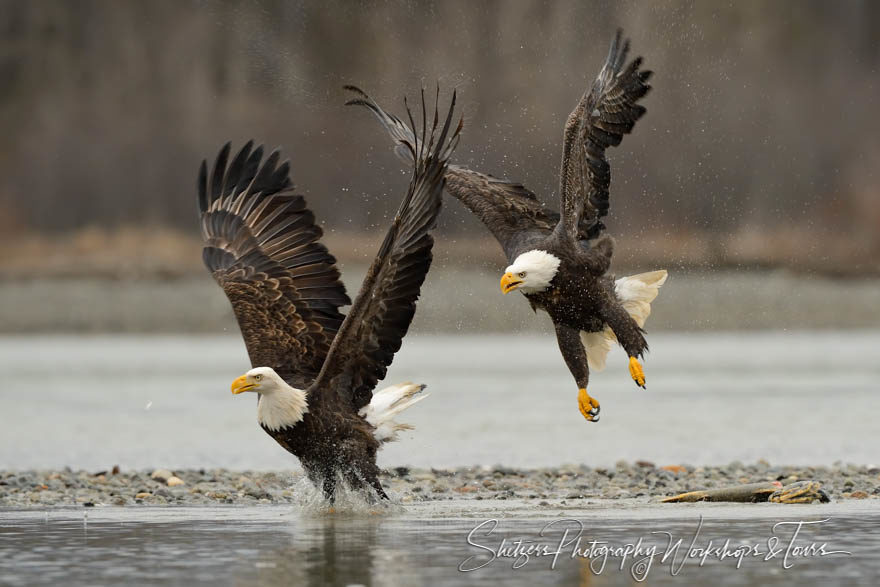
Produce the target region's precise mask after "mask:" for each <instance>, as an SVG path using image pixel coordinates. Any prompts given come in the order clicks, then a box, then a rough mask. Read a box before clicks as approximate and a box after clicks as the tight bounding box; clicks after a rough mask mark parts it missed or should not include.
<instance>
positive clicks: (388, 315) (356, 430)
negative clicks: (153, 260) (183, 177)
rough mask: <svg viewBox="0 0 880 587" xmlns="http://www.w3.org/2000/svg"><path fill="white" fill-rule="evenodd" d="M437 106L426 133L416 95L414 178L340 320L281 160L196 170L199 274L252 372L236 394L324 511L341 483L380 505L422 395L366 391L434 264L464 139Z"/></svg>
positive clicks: (406, 390) (339, 297)
mask: <svg viewBox="0 0 880 587" xmlns="http://www.w3.org/2000/svg"><path fill="white" fill-rule="evenodd" d="M437 106H439V90H438V104H436V106H435V111H434V119H433V124H431V125H429V124H428V119H427V116H426V115H425V100H424V94H423V95H422V113H423V123H422V131H421V133H420V134H416V133H415V132H414V131H411V134H410V135H409V136H408V137H407V138H406V139H405V140H404V141H402V142H401V144H402V145H403V146H404V148H405V149H407V150H408V151H409V152H410V154H411V155H412V158H413V162H414V166H413V167H414V168H413V175H412V178H411V180H410V184H409V187H408V190H407V192H406V195H405V197H404V198H403V201H402V203H401V204H400V207H399V209H398V211H397V214H396V216H395V218H394V220H393V222H392V224H391V227H390V228H389V230H388V233H387V235H386V237H385V240H384V241H383V243H382V246H381V247H380V249H379V253H378V254H377V256H376V259H375V260H374V261H373V264H372V265H371V266H370V269H369V271H368V272H367V276H366V278H365V279H364V283H363V285H362V287H361V290H360V292H359V293H358V295H357V297H356V298H355V300H354V303H353V304H352V307H351V309H350V310H349V313H348V315H347V316H345V317H344V316H343V314H342V313H341V312H340V311H339V308H340V307H341V306H344V305H347V304H349V303H350V299H349V297H348V295H346V293H345V288H344V287H343V285H342V283H341V282H340V280H339V271H338V270H337V269H336V265H335V263H336V261H335V259H334V258H333V257H332V256H331V255H330V253H329V252H328V251H327V249H326V247H324V245H322V244H321V243H320V242H319V239H320V237H321V229H320V227H318V226H317V225H316V224H315V218H314V215H313V214H312V213H311V211H309V210H308V209H307V208H306V204H305V200H304V199H303V198H302V196H299V195H296V194H295V193H294V191H293V186H292V184H291V182H290V179H289V177H288V173H289V166H288V164H287V163H283V164H281V165H279V164H278V161H279V155H278V153H277V152H273V153H272V154H271V155H270V156H269V157H268V158H266V160H265V161H264V162H262V163H261V161H262V153H263V150H262V147H258V148H257V149H253V145H252V143H248V144H247V145H245V147H244V148H242V150H241V151H240V152H239V153H238V154H237V155H236V156H235V158H234V159H233V160H232V162H231V163H228V164H227V162H228V160H229V152H230V149H229V145H228V144H227V145H226V146H224V147H223V149H222V150H221V151H220V154H219V155H218V156H217V159H216V162H215V164H214V168H213V170H212V172H211V174H210V179H209V175H208V172H207V164H206V163H203V164H202V167H201V169H200V171H199V180H198V201H199V208H200V211H201V225H202V234H203V237H204V239H205V248H204V255H203V256H204V260H205V264H206V265H207V267H208V269H209V270H210V271H211V274H212V275H213V276H214V279H215V280H216V281H217V283H218V284H219V285H220V286H221V287H222V288H223V290H224V292H225V293H226V295H227V297H228V298H229V301H230V303H231V304H232V308H233V311H234V312H235V316H236V319H237V320H238V324H239V327H240V329H241V333H242V337H243V338H244V340H245V344H246V346H247V350H248V354H249V356H250V359H251V363H252V365H253V366H254V369H251V370H250V371H248V372H247V373H246V374H244V375H242V376H241V377H239V378H238V379H236V380H235V382H233V385H232V391H233V393H241V392H245V391H254V392H256V393H258V394H260V402H259V404H258V421H259V422H260V425H261V426H262V427H263V429H264V430H265V431H266V432H267V433H268V434H269V435H270V436H272V437H273V438H274V439H275V440H276V441H277V442H278V443H279V444H280V445H281V446H283V447H284V448H285V449H287V450H288V451H290V452H291V453H293V454H294V455H296V456H297V457H298V458H299V459H300V461H301V463H302V465H303V468H304V469H305V470H306V472H307V473H308V475H309V478H310V479H311V480H312V481H313V482H314V483H315V484H317V485H320V486H321V487H322V488H323V490H324V493H325V495H326V496H327V497H329V498H331V499H332V498H333V496H334V495H335V488H336V483H337V479H338V477H340V476H341V477H342V478H343V479H344V480H345V481H346V482H348V484H349V485H351V486H352V487H354V488H361V487H366V486H369V487H372V488H373V489H374V490H375V491H376V493H377V494H378V495H379V496H380V497H386V495H385V492H384V491H383V489H382V485H381V484H380V482H379V478H378V473H379V470H378V468H377V466H376V451H377V449H378V448H379V445H380V444H381V443H382V442H386V441H389V440H393V439H394V438H395V437H396V433H397V432H398V431H400V430H403V429H406V428H407V427H406V425H404V424H398V423H396V422H394V420H393V416H394V415H396V414H397V413H399V412H400V411H401V410H403V409H405V408H407V407H409V406H412V405H413V404H414V403H416V402H417V401H419V400H420V399H421V398H422V397H424V396H419V397H414V396H416V395H417V394H418V393H419V392H421V390H422V389H423V387H424V386H412V385H407V386H403V387H392V388H390V389H389V390H383V391H380V392H378V393H376V394H373V389H374V388H375V387H376V384H377V382H378V381H379V380H380V379H382V378H383V377H384V376H385V373H386V371H387V368H388V366H389V365H390V364H391V361H392V360H393V358H394V354H395V353H396V352H397V350H398V349H399V348H400V346H401V342H402V340H403V337H404V336H405V335H406V332H407V330H408V328H409V324H410V322H411V320H412V317H413V314H414V312H415V305H416V300H417V299H418V297H419V291H420V288H421V285H422V283H423V282H424V279H425V275H426V274H427V272H428V268H429V267H430V264H431V247H432V245H433V239H432V237H431V235H430V231H431V230H432V229H433V228H434V225H435V224H436V220H437V215H438V213H439V211H440V204H441V195H442V191H443V185H444V181H445V180H444V173H445V170H446V164H447V160H448V158H449V156H450V155H451V154H452V151H453V149H454V148H455V146H456V145H457V143H458V137H459V132H460V131H461V122H460V121H459V123H458V125H456V126H453V125H452V119H453V112H454V107H455V95H454V94H453V97H452V103H451V105H450V108H449V111H448V114H447V116H446V119H445V121H444V123H443V126H442V128H440V127H439V126H438V123H439V117H438V114H437ZM410 120H411V121H412V117H410ZM414 126H415V125H413V127H414Z"/></svg>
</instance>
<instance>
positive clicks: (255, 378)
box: [254, 373, 263, 381]
mask: <svg viewBox="0 0 880 587" xmlns="http://www.w3.org/2000/svg"><path fill="white" fill-rule="evenodd" d="M262 378H263V376H262V375H260V374H259V373H257V374H256V375H254V381H260V380H261V379H262Z"/></svg>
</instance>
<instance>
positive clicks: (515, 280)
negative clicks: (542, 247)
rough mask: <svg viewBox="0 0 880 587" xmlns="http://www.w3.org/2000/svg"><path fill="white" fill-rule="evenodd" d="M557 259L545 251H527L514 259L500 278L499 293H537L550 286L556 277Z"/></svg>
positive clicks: (558, 261)
mask: <svg viewBox="0 0 880 587" xmlns="http://www.w3.org/2000/svg"><path fill="white" fill-rule="evenodd" d="M561 262H562V261H560V260H559V257H557V256H555V255H551V254H550V253H548V252H547V251H539V250H533V251H527V252H525V253H523V254H522V255H520V256H519V257H517V258H516V259H514V261H513V263H512V264H511V265H510V266H509V267H508V268H507V269H505V270H504V275H502V276H501V293H504V294H506V293H509V292H512V291H513V290H515V289H518V290H520V291H521V292H523V293H526V294H530V293H538V292H540V291H544V290H545V289H547V288H548V287H549V286H550V282H551V281H553V278H554V277H556V272H557V271H558V270H559V264H560V263H561Z"/></svg>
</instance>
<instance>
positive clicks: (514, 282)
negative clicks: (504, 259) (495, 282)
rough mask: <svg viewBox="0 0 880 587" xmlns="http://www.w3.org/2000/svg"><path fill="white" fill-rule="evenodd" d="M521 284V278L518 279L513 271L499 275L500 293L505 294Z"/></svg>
mask: <svg viewBox="0 0 880 587" xmlns="http://www.w3.org/2000/svg"><path fill="white" fill-rule="evenodd" d="M520 285H522V280H521V279H518V278H517V277H516V276H515V275H514V274H513V273H511V272H510V271H508V272H507V273H505V274H504V275H502V276H501V293H503V294H507V293H510V292H512V291H513V290H515V289H516V288H518V287H519V286H520Z"/></svg>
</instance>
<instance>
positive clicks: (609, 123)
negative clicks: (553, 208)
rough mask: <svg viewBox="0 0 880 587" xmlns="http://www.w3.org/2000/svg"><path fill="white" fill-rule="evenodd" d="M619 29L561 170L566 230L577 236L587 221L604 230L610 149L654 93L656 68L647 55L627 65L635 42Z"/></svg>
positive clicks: (572, 124) (569, 135)
mask: <svg viewBox="0 0 880 587" xmlns="http://www.w3.org/2000/svg"><path fill="white" fill-rule="evenodd" d="M622 34H623V33H622V31H621V30H620V29H618V31H617V34H616V36H615V37H614V40H613V41H612V43H611V48H610V49H609V51H608V58H607V59H606V60H605V65H604V66H603V67H602V70H601V71H600V72H599V75H598V76H597V77H596V80H595V81H594V82H593V85H592V87H591V88H590V91H589V92H587V93H585V94H584V95H583V97H582V98H581V100H580V102H578V104H577V106H575V109H574V110H573V111H572V113H571V114H570V115H569V116H568V120H567V122H566V124H565V132H564V135H563V147H562V170H561V173H560V186H559V191H560V196H561V204H560V212H561V217H562V222H563V223H564V229H565V232H566V233H567V234H568V235H569V236H570V237H571V238H572V239H573V240H577V235H578V228H579V226H582V225H583V224H587V226H588V228H587V232H588V234H589V236H590V237H595V236H597V235H598V233H599V232H600V231H601V229H602V228H604V227H603V226H602V224H601V219H602V218H603V217H604V216H606V215H607V214H608V206H609V202H608V188H609V186H610V185H611V167H610V166H609V165H608V161H607V159H605V149H607V148H608V147H616V146H617V145H619V144H620V141H621V140H623V135H625V134H629V133H630V132H632V129H633V126H634V125H635V123H636V121H637V120H638V119H639V118H641V117H642V115H643V114H644V113H645V107H644V106H641V105H640V104H638V103H637V102H638V101H639V99H641V98H642V97H643V96H644V95H645V94H647V93H648V91H649V90H650V89H651V86H649V85H648V83H647V82H648V79H649V78H650V77H651V72H650V71H645V70H640V69H639V68H640V67H641V65H642V58H641V57H637V58H636V59H634V60H633V61H632V62H631V63H630V64H629V65H628V66H627V67H626V69H624V68H623V66H624V63H625V62H626V57H627V54H628V53H629V40H626V41H624V42H623V43H622V44H621V37H622Z"/></svg>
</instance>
